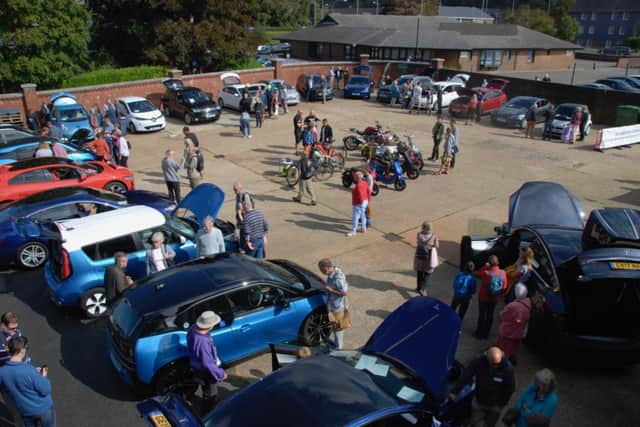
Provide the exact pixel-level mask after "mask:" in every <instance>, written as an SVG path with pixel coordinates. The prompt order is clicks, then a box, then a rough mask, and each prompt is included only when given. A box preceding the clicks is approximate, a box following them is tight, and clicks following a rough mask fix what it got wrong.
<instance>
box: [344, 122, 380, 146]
mask: <svg viewBox="0 0 640 427" xmlns="http://www.w3.org/2000/svg"><path fill="white" fill-rule="evenodd" d="M349 130H350V131H351V132H353V133H355V135H347V136H345V137H344V138H342V142H343V143H344V148H345V149H346V150H347V151H353V150H357V149H358V147H360V146H361V145H363V144H366V143H368V142H376V143H379V144H382V143H383V139H384V135H385V133H387V132H385V131H384V129H383V128H382V125H381V124H380V123H379V122H376V125H375V126H368V127H366V128H365V129H364V130H362V131H361V130H358V129H356V128H351V129H349Z"/></svg>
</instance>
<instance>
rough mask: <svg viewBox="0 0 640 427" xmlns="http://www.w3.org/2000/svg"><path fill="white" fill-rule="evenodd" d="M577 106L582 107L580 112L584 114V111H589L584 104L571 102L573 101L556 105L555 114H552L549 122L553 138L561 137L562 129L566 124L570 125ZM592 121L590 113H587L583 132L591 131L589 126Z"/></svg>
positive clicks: (586, 133) (587, 133)
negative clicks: (550, 122) (551, 120)
mask: <svg viewBox="0 0 640 427" xmlns="http://www.w3.org/2000/svg"><path fill="white" fill-rule="evenodd" d="M577 107H581V108H582V112H583V114H584V112H585V111H587V112H588V111H589V107H588V106H586V105H584V104H573V103H565V104H560V105H558V106H557V107H556V110H555V115H554V116H553V122H552V124H551V136H553V137H554V138H561V137H562V131H563V130H564V128H566V127H567V126H571V118H572V117H573V113H574V112H575V111H576V108H577ZM592 125H593V123H592V122H591V114H589V118H588V119H587V123H585V126H584V134H585V135H589V132H591V126H592Z"/></svg>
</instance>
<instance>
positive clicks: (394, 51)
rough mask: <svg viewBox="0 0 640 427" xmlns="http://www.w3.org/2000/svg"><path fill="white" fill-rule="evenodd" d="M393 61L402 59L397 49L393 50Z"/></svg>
mask: <svg viewBox="0 0 640 427" xmlns="http://www.w3.org/2000/svg"><path fill="white" fill-rule="evenodd" d="M391 59H400V52H399V51H398V48H397V47H394V48H392V49H391Z"/></svg>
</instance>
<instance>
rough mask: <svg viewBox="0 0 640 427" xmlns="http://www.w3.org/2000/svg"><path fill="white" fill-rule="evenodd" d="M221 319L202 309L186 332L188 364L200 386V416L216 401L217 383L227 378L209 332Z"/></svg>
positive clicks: (207, 411) (213, 313)
mask: <svg viewBox="0 0 640 427" xmlns="http://www.w3.org/2000/svg"><path fill="white" fill-rule="evenodd" d="M221 320H222V319H221V318H220V316H218V315H217V314H216V313H215V312H213V311H204V312H202V314H200V316H198V318H197V319H196V323H195V324H194V325H192V326H191V327H190V328H189V332H187V354H188V356H189V366H190V367H191V369H192V370H193V375H194V377H195V378H196V380H197V383H198V385H199V387H200V388H202V404H201V406H200V416H204V415H206V414H207V413H209V411H210V410H211V409H213V407H214V406H215V405H216V404H217V403H218V383H220V382H222V381H225V380H226V379H227V378H228V375H227V373H226V372H225V371H224V370H223V369H222V368H221V367H220V359H219V358H218V352H217V350H216V346H215V344H214V342H213V335H212V334H211V330H212V329H213V328H214V327H215V326H216V325H218V324H219V323H220V321H221ZM195 391H197V388H196V390H195ZM195 391H194V393H195Z"/></svg>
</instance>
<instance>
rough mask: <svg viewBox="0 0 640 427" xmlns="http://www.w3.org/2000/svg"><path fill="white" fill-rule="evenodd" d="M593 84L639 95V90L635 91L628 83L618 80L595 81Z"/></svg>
mask: <svg viewBox="0 0 640 427" xmlns="http://www.w3.org/2000/svg"><path fill="white" fill-rule="evenodd" d="M595 83H600V84H603V85H605V86H608V87H609V88H610V89H614V90H620V91H622V92H630V93H640V89H636V88H635V87H633V86H631V85H630V84H629V83H627V82H625V81H624V80H618V79H600V80H596V81H595Z"/></svg>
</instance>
